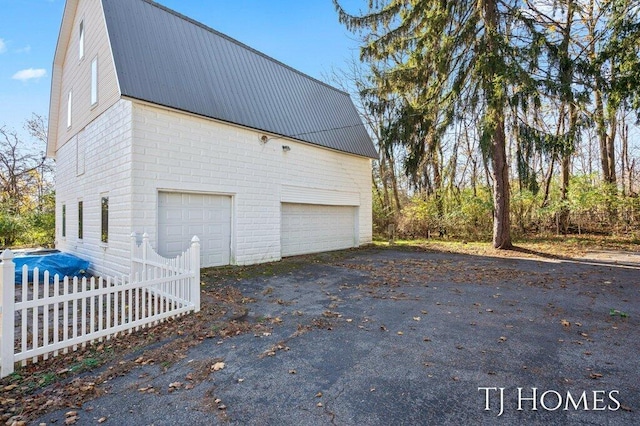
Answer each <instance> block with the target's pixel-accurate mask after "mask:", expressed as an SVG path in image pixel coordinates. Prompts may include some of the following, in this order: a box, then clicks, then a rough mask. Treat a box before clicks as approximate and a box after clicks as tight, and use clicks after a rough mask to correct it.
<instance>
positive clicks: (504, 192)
mask: <svg viewBox="0 0 640 426" xmlns="http://www.w3.org/2000/svg"><path fill="white" fill-rule="evenodd" d="M492 113H493V116H494V118H495V119H496V123H497V125H496V129H495V134H494V135H493V141H492V152H493V155H492V166H493V246H494V247H495V248H499V249H508V248H511V246H512V245H511V222H510V219H509V208H510V206H509V205H510V199H509V198H510V195H509V165H508V163H507V155H506V147H505V142H506V137H505V132H504V115H503V114H502V111H499V110H496V111H492Z"/></svg>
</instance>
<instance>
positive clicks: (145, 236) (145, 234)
mask: <svg viewBox="0 0 640 426" xmlns="http://www.w3.org/2000/svg"><path fill="white" fill-rule="evenodd" d="M142 239H143V240H148V239H149V234H147V233H146V232H145V233H144V234H142Z"/></svg>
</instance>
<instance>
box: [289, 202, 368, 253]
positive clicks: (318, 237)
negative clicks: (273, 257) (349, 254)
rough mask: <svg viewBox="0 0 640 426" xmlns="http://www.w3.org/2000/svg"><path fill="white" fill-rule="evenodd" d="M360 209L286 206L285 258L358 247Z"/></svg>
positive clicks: (303, 205) (313, 205)
mask: <svg viewBox="0 0 640 426" xmlns="http://www.w3.org/2000/svg"><path fill="white" fill-rule="evenodd" d="M356 215H357V207H351V206H324V205H315V204H290V203H283V204H282V237H281V249H282V256H293V255H297V254H306V253H318V252H322V251H330V250H340V249H345V248H350V247H354V246H355V245H356V244H357V243H356Z"/></svg>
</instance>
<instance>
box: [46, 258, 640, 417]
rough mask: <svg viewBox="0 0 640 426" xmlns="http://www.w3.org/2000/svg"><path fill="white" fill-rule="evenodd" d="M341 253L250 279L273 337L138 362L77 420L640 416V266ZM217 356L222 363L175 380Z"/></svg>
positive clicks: (247, 284)
mask: <svg viewBox="0 0 640 426" xmlns="http://www.w3.org/2000/svg"><path fill="white" fill-rule="evenodd" d="M327 259H334V258H332V257H331V256H327ZM337 259H338V260H335V259H334V260H328V261H327V262H314V263H309V264H307V265H305V266H302V267H301V268H300V269H296V270H293V271H290V272H286V273H283V274H280V275H275V276H271V277H261V276H259V277H254V278H248V279H243V280H240V281H237V282H235V283H234V284H233V285H234V286H235V287H237V288H238V289H239V290H240V291H242V293H243V294H244V295H245V296H247V297H252V298H255V299H256V301H255V302H254V303H250V304H249V305H247V306H248V308H249V312H248V314H247V316H246V318H245V319H246V320H247V321H252V322H255V321H264V320H265V319H271V320H272V322H275V323H276V324H275V325H274V327H273V331H272V332H271V333H268V332H267V333H259V334H253V333H249V334H243V335H238V336H235V337H231V338H226V339H223V340H218V339H209V340H205V341H204V342H203V343H202V344H201V345H199V346H196V347H195V348H193V349H191V350H190V351H189V352H188V356H187V357H186V358H184V359H183V360H181V361H179V362H177V363H176V364H174V365H172V366H171V367H169V368H168V370H167V371H166V372H163V371H162V369H161V367H160V366H157V365H156V366H154V365H148V366H144V367H141V368H140V369H136V370H133V371H132V372H130V373H129V374H128V375H127V376H124V377H120V378H117V379H114V380H112V381H111V382H109V384H108V388H107V390H108V393H107V394H106V395H104V396H102V397H100V398H99V399H96V400H93V401H89V402H88V403H86V404H85V405H84V407H83V408H82V409H80V410H78V412H79V420H78V422H77V423H76V424H96V421H97V419H101V418H103V417H105V418H106V421H107V424H136V425H175V424H198V425H200V424H242V425H245V424H249V425H276V424H277V425H325V424H336V425H390V424H407V425H424V424H505V425H507V424H519V423H525V424H545V425H547V424H584V423H588V424H620V425H628V424H638V423H639V422H640V413H639V410H640V384H639V381H638V371H640V358H639V357H638V356H637V354H638V353H639V352H640V331H639V330H640V328H639V325H640V322H639V320H638V318H640V311H639V310H638V306H640V303H639V302H640V273H639V271H638V269H637V268H633V267H631V268H622V267H617V266H615V265H611V264H603V265H592V264H581V263H575V262H547V261H539V260H520V259H498V258H489V257H479V256H468V255H455V254H441V253H426V252H419V251H398V250H356V251H352V252H346V253H345V254H344V255H343V256H341V257H338V258H337ZM229 281H230V282H232V280H231V279H229ZM611 309H615V310H617V312H623V313H625V314H627V315H628V317H624V318H623V317H622V316H620V315H619V314H616V315H613V316H612V315H610V312H611ZM277 318H279V319H280V320H281V322H280V321H279V320H278V321H273V320H274V319H277ZM214 360H217V362H220V360H222V362H224V366H223V368H219V369H218V371H215V372H213V373H211V374H210V375H208V377H207V378H206V379H205V380H204V381H201V382H199V383H197V384H195V386H193V388H192V389H185V388H184V387H180V388H178V389H174V390H173V391H172V392H170V390H171V389H170V384H172V383H184V382H185V378H186V377H188V376H189V375H190V374H195V373H196V372H197V371H196V370H197V368H199V367H197V366H200V367H201V366H202V365H203V363H205V364H206V363H213V362H214ZM221 367H222V366H221ZM207 368H208V364H207ZM145 387H154V388H155V389H158V390H159V392H156V393H154V394H148V393H144V392H140V391H139V389H144V388H145ZM501 388H502V390H501ZM501 396H502V398H501ZM534 397H535V400H534V399H533V398H534ZM519 405H520V407H519ZM556 406H557V408H556ZM576 407H577V408H576ZM518 408H521V410H518ZM533 408H536V409H535V410H533ZM565 408H568V409H565ZM603 408H604V409H603ZM66 411H68V410H66ZM64 414H65V411H59V412H55V413H52V414H49V415H47V416H44V417H42V418H41V419H39V420H37V421H36V422H34V424H39V423H40V422H44V423H50V422H53V421H56V422H57V423H58V424H64Z"/></svg>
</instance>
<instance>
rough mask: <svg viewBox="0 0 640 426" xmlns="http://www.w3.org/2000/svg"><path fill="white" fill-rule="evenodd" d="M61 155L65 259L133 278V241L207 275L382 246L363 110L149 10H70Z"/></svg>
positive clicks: (56, 99)
mask: <svg viewBox="0 0 640 426" xmlns="http://www.w3.org/2000/svg"><path fill="white" fill-rule="evenodd" d="M47 154H48V155H49V156H50V157H53V158H55V160H56V165H57V175H56V245H57V247H58V248H60V249H61V250H63V251H66V252H71V253H75V254H77V255H79V256H81V257H83V258H85V259H87V260H89V261H91V263H92V265H93V269H94V272H95V273H98V274H119V273H127V272H128V270H129V259H130V250H131V242H130V241H131V237H130V236H131V234H132V232H136V233H138V235H141V234H142V233H147V234H148V235H149V237H150V241H151V243H152V245H153V246H154V247H155V248H156V249H157V251H158V252H159V253H160V254H162V255H164V256H167V257H172V256H175V255H176V254H178V253H180V252H182V251H183V250H184V249H185V248H187V247H188V245H189V242H190V240H191V237H192V236H193V235H197V236H198V237H199V238H200V240H201V263H202V266H204V267H207V266H217V265H228V264H238V265H241V264H251V263H259V262H267V261H273V260H278V259H280V258H281V257H283V256H290V255H297V254H304V253H312V252H321V251H329V250H335V249H342V248H348V247H355V246H358V245H361V244H364V243H368V242H370V241H371V238H372V212H371V208H372V206H371V159H372V158H375V157H376V151H375V148H374V146H373V144H372V142H371V139H370V138H369V136H368V135H367V132H366V130H365V128H364V126H363V124H362V121H361V120H360V117H359V116H358V113H357V111H356V109H355V107H354V105H353V103H352V101H351V99H350V98H349V96H348V95H347V94H346V93H344V92H342V91H339V90H337V89H335V88H332V87H330V86H328V85H326V84H324V83H322V82H320V81H318V80H315V79H313V78H311V77H309V76H307V75H305V74H303V73H300V72H298V71H296V70H294V69H292V68H290V67H288V66H286V65H284V64H282V63H280V62H278V61H276V60H274V59H272V58H270V57H268V56H266V55H263V54H262V53H260V52H257V51H255V50H253V49H251V48H250V47H247V46H245V45H243V44H241V43H239V42H238V41H236V40H233V39H231V38H229V37H227V36H225V35H223V34H220V33H218V32H216V31H215V30H212V29H211V28H208V27H206V26H204V25H202V24H200V23H198V22H196V21H193V20H191V19H189V18H187V17H185V16H182V15H180V14H178V13H176V12H174V11H172V10H169V9H167V8H165V7H163V6H162V5H160V4H158V3H155V2H153V1H149V0H67V3H66V5H65V10H64V16H63V20H62V26H61V30H60V34H59V38H58V43H57V47H56V52H55V58H54V64H53V81H52V87H51V104H50V113H49V138H48V146H47Z"/></svg>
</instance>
